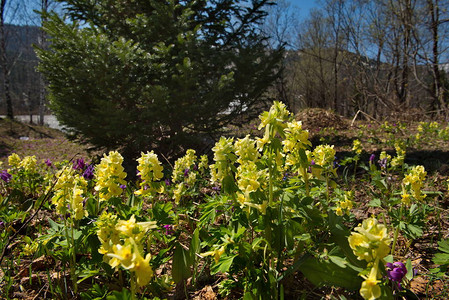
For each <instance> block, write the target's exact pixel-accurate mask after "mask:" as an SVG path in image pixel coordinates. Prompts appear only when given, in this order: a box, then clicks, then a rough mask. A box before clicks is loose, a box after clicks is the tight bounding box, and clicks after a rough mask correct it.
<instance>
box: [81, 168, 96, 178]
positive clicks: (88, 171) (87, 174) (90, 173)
mask: <svg viewBox="0 0 449 300" xmlns="http://www.w3.org/2000/svg"><path fill="white" fill-rule="evenodd" d="M83 177H84V179H86V180H91V179H92V178H94V166H93V165H88V166H87V168H86V170H84V173H83Z"/></svg>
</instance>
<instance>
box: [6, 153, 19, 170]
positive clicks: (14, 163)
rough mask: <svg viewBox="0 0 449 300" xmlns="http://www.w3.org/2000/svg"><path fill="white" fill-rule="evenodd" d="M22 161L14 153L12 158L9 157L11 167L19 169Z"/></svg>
mask: <svg viewBox="0 0 449 300" xmlns="http://www.w3.org/2000/svg"><path fill="white" fill-rule="evenodd" d="M20 161H21V159H20V156H19V155H17V153H13V154H11V155H10V156H8V164H9V165H10V166H11V167H15V168H18V167H19V164H20Z"/></svg>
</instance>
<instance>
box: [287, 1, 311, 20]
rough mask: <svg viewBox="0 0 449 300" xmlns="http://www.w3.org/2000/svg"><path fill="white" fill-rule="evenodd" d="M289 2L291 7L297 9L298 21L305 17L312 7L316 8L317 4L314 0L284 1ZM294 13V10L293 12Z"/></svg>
mask: <svg viewBox="0 0 449 300" xmlns="http://www.w3.org/2000/svg"><path fill="white" fill-rule="evenodd" d="M286 1H288V2H290V3H291V4H292V5H293V6H296V7H297V8H299V12H298V13H299V16H298V19H299V20H302V19H304V18H306V17H307V15H308V14H309V10H310V9H311V8H313V7H317V6H318V4H317V3H316V2H317V1H316V0H286ZM295 11H296V10H295Z"/></svg>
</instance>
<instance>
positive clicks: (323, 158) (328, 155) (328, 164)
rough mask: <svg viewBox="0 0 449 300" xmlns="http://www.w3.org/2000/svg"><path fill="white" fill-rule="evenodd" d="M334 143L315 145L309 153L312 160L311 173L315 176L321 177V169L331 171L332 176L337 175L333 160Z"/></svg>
mask: <svg viewBox="0 0 449 300" xmlns="http://www.w3.org/2000/svg"><path fill="white" fill-rule="evenodd" d="M335 154H336V152H335V149H334V145H332V146H329V145H319V146H317V147H316V148H315V149H314V150H313V152H312V153H311V154H309V155H311V158H312V161H313V163H314V164H312V174H313V176H315V177H316V178H321V177H322V173H323V171H327V172H331V173H332V174H334V176H337V173H336V168H334V160H335Z"/></svg>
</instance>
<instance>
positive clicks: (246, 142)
mask: <svg viewBox="0 0 449 300" xmlns="http://www.w3.org/2000/svg"><path fill="white" fill-rule="evenodd" d="M234 149H235V154H236V155H237V156H238V158H237V162H238V163H243V162H244V161H256V160H257V159H259V157H260V152H259V151H258V150H257V148H256V141H255V140H253V139H251V138H250V137H249V135H247V136H246V137H245V138H243V139H238V140H237V141H236V142H235V143H234Z"/></svg>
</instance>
